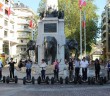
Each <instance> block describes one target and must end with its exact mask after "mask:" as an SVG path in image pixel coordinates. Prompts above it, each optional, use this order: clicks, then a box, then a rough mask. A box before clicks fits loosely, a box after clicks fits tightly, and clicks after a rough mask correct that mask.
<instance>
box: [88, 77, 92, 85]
mask: <svg viewBox="0 0 110 96" xmlns="http://www.w3.org/2000/svg"><path fill="white" fill-rule="evenodd" d="M88 84H89V85H90V84H91V78H90V77H88Z"/></svg>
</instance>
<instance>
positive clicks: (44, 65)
mask: <svg viewBox="0 0 110 96" xmlns="http://www.w3.org/2000/svg"><path fill="white" fill-rule="evenodd" d="M46 67H47V64H46V63H45V60H44V59H42V62H41V64H40V68H41V78H42V80H43V81H44V80H45V70H46Z"/></svg>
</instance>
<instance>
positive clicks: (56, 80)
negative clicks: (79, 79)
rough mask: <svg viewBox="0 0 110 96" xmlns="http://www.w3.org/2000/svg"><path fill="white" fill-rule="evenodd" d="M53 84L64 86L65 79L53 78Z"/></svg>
mask: <svg viewBox="0 0 110 96" xmlns="http://www.w3.org/2000/svg"><path fill="white" fill-rule="evenodd" d="M51 84H63V78H62V77H60V78H57V77H56V76H55V77H52V78H51Z"/></svg>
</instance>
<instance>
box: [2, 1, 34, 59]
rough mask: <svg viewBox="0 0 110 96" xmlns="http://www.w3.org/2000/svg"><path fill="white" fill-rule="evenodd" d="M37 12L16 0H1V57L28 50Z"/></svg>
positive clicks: (17, 54) (16, 56)
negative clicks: (15, 0)
mask: <svg viewBox="0 0 110 96" xmlns="http://www.w3.org/2000/svg"><path fill="white" fill-rule="evenodd" d="M34 17H35V13H34V12H33V11H32V10H31V9H30V8H29V7H27V6H25V5H24V4H22V3H20V2H18V3H14V0H0V57H1V54H5V57H15V58H16V59H18V60H19V55H20V54H24V52H25V51H26V50H27V47H26V45H27V42H28V41H29V40H30V39H33V33H34V31H35V29H34V25H33V23H34V21H35V18H34Z"/></svg>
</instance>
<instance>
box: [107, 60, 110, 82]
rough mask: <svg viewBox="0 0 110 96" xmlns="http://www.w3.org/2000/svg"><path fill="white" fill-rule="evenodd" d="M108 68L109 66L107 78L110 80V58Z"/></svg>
mask: <svg viewBox="0 0 110 96" xmlns="http://www.w3.org/2000/svg"><path fill="white" fill-rule="evenodd" d="M106 68H107V78H108V80H110V60H109V61H108V63H107V65H106Z"/></svg>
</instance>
